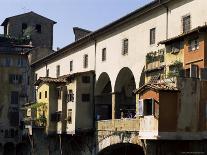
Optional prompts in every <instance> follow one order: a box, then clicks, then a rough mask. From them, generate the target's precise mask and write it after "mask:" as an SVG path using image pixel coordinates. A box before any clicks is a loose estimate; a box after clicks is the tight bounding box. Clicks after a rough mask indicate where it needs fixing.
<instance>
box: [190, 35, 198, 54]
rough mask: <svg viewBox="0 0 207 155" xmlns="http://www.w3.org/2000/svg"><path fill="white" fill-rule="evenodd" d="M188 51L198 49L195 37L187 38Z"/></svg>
mask: <svg viewBox="0 0 207 155" xmlns="http://www.w3.org/2000/svg"><path fill="white" fill-rule="evenodd" d="M188 48H189V49H188V50H189V51H195V50H198V49H199V39H198V38H195V39H191V40H189V47H188Z"/></svg>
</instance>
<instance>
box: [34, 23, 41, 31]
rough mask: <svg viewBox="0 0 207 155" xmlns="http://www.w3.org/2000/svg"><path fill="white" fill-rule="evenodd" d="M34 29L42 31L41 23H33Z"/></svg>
mask: <svg viewBox="0 0 207 155" xmlns="http://www.w3.org/2000/svg"><path fill="white" fill-rule="evenodd" d="M35 30H36V32H37V33H42V25H41V24H36V25H35Z"/></svg>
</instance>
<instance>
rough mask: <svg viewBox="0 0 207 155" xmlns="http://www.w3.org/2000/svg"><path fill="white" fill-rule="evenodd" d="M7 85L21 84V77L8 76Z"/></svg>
mask: <svg viewBox="0 0 207 155" xmlns="http://www.w3.org/2000/svg"><path fill="white" fill-rule="evenodd" d="M9 83H10V84H21V83H22V75H16V74H10V75H9Z"/></svg>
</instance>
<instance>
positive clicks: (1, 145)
mask: <svg viewBox="0 0 207 155" xmlns="http://www.w3.org/2000/svg"><path fill="white" fill-rule="evenodd" d="M0 154H3V144H2V143H0Z"/></svg>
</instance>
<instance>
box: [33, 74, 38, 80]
mask: <svg viewBox="0 0 207 155" xmlns="http://www.w3.org/2000/svg"><path fill="white" fill-rule="evenodd" d="M34 78H35V81H37V78H38V75H37V73H35V77H34Z"/></svg>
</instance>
